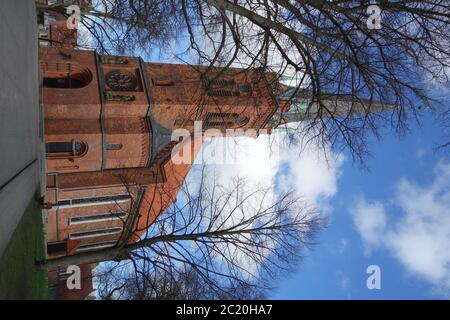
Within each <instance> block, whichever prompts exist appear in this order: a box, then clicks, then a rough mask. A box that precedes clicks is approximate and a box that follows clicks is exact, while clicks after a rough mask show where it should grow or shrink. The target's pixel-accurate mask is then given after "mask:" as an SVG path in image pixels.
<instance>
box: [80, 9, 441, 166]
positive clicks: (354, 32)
mask: <svg viewBox="0 0 450 320" xmlns="http://www.w3.org/2000/svg"><path fill="white" fill-rule="evenodd" d="M96 4H97V5H96V6H94V7H92V8H88V9H86V10H85V11H84V16H85V19H84V22H83V24H85V26H86V27H87V28H88V29H89V30H90V31H91V33H92V35H93V38H94V40H95V41H94V47H96V48H97V49H100V50H101V51H105V50H106V47H110V48H111V49H112V50H113V51H114V50H115V51H117V52H120V53H130V54H132V53H141V52H143V51H144V52H152V51H154V50H159V49H161V48H165V47H167V46H168V45H169V44H170V43H177V44H178V45H180V44H186V52H181V53H180V52H178V55H177V57H178V58H179V59H180V60H182V61H185V60H187V61H192V59H188V58H187V56H186V55H185V54H183V53H186V54H189V56H190V57H192V56H194V57H196V59H197V63H199V64H204V65H208V66H210V67H212V66H222V67H229V66H239V67H244V68H259V69H260V70H262V71H263V72H275V73H276V74H277V75H278V77H277V78H276V79H272V80H271V81H272V82H273V87H274V90H273V91H274V94H275V95H276V97H277V98H278V100H284V101H285V100H288V101H290V102H291V103H292V106H293V107H292V108H291V115H290V116H289V117H287V116H286V117H277V118H275V119H274V121H273V122H272V125H273V126H275V127H276V126H282V125H283V124H284V123H285V122H286V121H288V122H298V121H301V120H306V123H307V125H305V124H302V125H298V126H297V127H295V126H291V127H290V130H291V131H292V132H294V133H295V134H299V135H301V136H302V137H311V136H313V137H314V138H316V139H309V140H311V142H313V141H314V142H316V143H317V142H319V143H322V142H326V143H328V142H331V144H332V145H334V146H337V147H339V148H342V147H346V148H349V149H350V151H351V152H352V155H353V156H354V157H355V159H357V160H362V159H363V158H364V156H365V155H366V154H367V153H368V151H369V150H368V148H367V145H368V144H367V136H368V135H367V134H368V133H369V132H371V133H373V134H374V135H375V136H376V137H380V130H381V129H383V128H393V129H395V131H396V132H397V133H399V134H403V133H404V132H405V131H406V130H407V128H408V121H407V120H408V119H409V118H413V119H416V120H417V119H419V115H420V113H418V112H417V109H418V108H432V107H435V108H436V111H437V114H439V113H441V112H444V113H445V111H446V110H448V101H447V100H443V101H437V100H436V99H433V97H431V96H430V94H429V92H428V91H427V90H426V82H428V81H436V82H438V83H440V84H444V85H445V84H447V85H448V75H447V73H446V72H447V71H446V70H448V68H449V65H450V61H449V54H450V48H449V46H450V45H449V43H450V30H449V17H450V6H449V2H448V1H447V0H427V1H410V0H397V1H385V0H381V1H377V3H376V5H377V6H378V7H379V8H380V12H381V28H380V29H373V28H369V27H368V21H369V23H370V20H369V18H370V19H372V18H371V11H370V10H368V9H369V6H370V5H371V4H372V3H371V1H344V0H342V1H319V0H303V1H289V0H238V1H229V0H164V1H162V0H139V1H131V0H100V1H97V2H96ZM106 51H107V50H106ZM208 70H210V69H208ZM206 73H208V71H206ZM263 74H264V73H263ZM289 79H290V80H289ZM288 80H289V81H288ZM280 83H284V84H286V83H287V84H288V86H286V85H280ZM343 101H344V102H345V103H342V102H343ZM343 105H344V108H343V107H342V106H343ZM305 110H306V111H305ZM381 111H391V112H381ZM292 112H294V113H295V112H296V113H297V115H296V116H292ZM305 113H306V115H305ZM277 120H279V121H278V122H277Z"/></svg>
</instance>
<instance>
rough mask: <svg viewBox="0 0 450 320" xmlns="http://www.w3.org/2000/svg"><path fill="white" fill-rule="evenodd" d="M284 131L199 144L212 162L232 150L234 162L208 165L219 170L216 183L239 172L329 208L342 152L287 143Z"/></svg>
mask: <svg viewBox="0 0 450 320" xmlns="http://www.w3.org/2000/svg"><path fill="white" fill-rule="evenodd" d="M284 134H285V133H283V132H275V133H273V134H272V135H266V134H262V135H260V136H259V137H258V138H256V139H254V138H248V137H239V138H214V139H212V140H211V141H209V142H208V143H207V144H205V145H204V146H203V147H202V152H203V161H205V162H207V163H211V162H212V161H211V158H213V157H215V156H217V155H223V154H228V155H229V154H233V155H235V158H234V160H235V162H234V163H231V164H218V165H214V166H209V167H210V169H211V170H215V171H216V172H218V173H219V174H220V176H219V181H218V182H219V183H223V184H225V185H226V184H227V183H230V181H231V180H232V179H233V178H234V177H236V176H239V177H242V178H245V179H246V181H247V183H248V184H250V185H255V186H256V185H262V186H270V185H272V187H273V191H274V192H276V190H278V191H287V190H295V192H296V193H297V195H298V196H300V197H302V199H303V200H305V201H306V202H307V203H309V204H311V205H313V206H316V207H318V208H319V209H321V210H322V211H325V212H330V211H331V208H330V206H329V205H328V201H329V200H330V199H331V198H332V197H333V196H334V195H335V194H336V192H337V189H338V188H337V181H338V179H339V177H340V175H341V170H340V168H341V166H342V164H343V162H344V156H343V154H340V153H339V154H337V153H333V151H332V150H331V149H330V148H325V150H323V149H319V148H315V147H314V146H313V145H312V144H308V145H297V146H293V145H290V144H288V143H286V141H285V140H284ZM224 149H225V150H224ZM213 153H214V155H213V156H212V155H211V154H213ZM228 155H227V156H228Z"/></svg>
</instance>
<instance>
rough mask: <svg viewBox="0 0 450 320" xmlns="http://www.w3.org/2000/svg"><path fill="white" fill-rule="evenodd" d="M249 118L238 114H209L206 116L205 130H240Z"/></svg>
mask: <svg viewBox="0 0 450 320" xmlns="http://www.w3.org/2000/svg"><path fill="white" fill-rule="evenodd" d="M248 121H249V118H248V117H246V116H244V115H242V114H238V113H230V112H210V113H208V114H207V115H206V119H205V123H204V126H205V129H208V128H224V129H227V128H240V127H242V126H244V125H246V124H247V123H248Z"/></svg>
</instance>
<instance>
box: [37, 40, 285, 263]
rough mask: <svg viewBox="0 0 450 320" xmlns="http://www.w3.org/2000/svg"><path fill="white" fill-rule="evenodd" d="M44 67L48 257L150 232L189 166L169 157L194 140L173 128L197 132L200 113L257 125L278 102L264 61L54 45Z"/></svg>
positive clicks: (220, 121) (219, 124) (209, 124)
mask: <svg viewBox="0 0 450 320" xmlns="http://www.w3.org/2000/svg"><path fill="white" fill-rule="evenodd" d="M40 68H41V74H42V77H43V107H44V114H45V143H46V151H47V154H46V166H47V192H46V201H47V202H49V203H51V204H52V208H51V209H49V210H48V213H47V215H46V216H47V223H46V241H47V254H48V257H49V258H52V257H58V256H64V255H72V254H77V253H79V252H82V251H86V250H96V249H100V248H104V247H107V246H115V245H118V244H120V243H122V242H124V241H134V240H136V239H137V238H138V237H139V236H140V235H142V234H143V232H145V229H146V228H147V227H148V226H149V225H150V224H151V223H153V221H154V220H155V219H156V218H157V217H158V216H159V215H160V214H161V213H162V212H163V211H164V210H166V209H167V208H168V206H169V205H170V204H171V203H172V202H173V201H174V200H175V198H176V194H177V192H178V190H179V188H180V186H181V184H182V183H183V181H184V178H185V176H186V175H187V173H188V171H189V168H190V165H189V164H181V165H175V164H174V163H172V162H171V160H170V154H171V151H172V148H174V147H176V146H177V144H178V143H191V142H186V141H184V142H179V141H171V134H172V132H173V130H175V129H177V128H184V129H186V130H187V131H188V132H189V133H190V134H191V135H192V134H193V133H194V121H197V120H203V123H204V127H203V129H208V128H215V129H219V130H221V131H224V130H225V129H229V128H242V129H249V128H254V129H260V128H264V126H265V125H266V123H267V122H268V120H269V118H270V117H271V116H272V115H273V113H274V112H275V105H276V104H275V102H274V101H273V100H272V97H271V91H270V89H269V88H268V85H267V84H266V82H265V81H264V80H263V79H262V77H261V74H260V72H259V71H258V70H247V71H246V70H243V69H228V70H226V72H223V70H221V69H219V68H217V69H212V70H209V72H208V75H207V76H202V74H204V73H205V72H206V71H207V70H206V68H205V67H201V66H196V67H193V66H187V65H178V64H161V63H145V62H143V61H142V60H141V59H139V58H134V57H115V56H100V55H98V54H96V53H95V52H92V51H80V50H75V49H69V48H57V47H45V48H43V50H42V56H41V61H40ZM267 76H268V77H269V78H270V77H271V76H272V75H270V74H269V75H267ZM199 143H200V144H201V141H200V142H199ZM196 151H198V150H193V153H192V154H195V152H196ZM155 195H158V196H155ZM130 228H131V229H132V230H139V231H138V232H137V233H136V234H129V233H127V232H126V231H125V230H129V229H130Z"/></svg>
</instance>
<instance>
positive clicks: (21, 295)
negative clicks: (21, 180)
mask: <svg viewBox="0 0 450 320" xmlns="http://www.w3.org/2000/svg"><path fill="white" fill-rule="evenodd" d="M43 230H44V228H43V224H42V213H41V209H39V208H38V207H37V204H36V201H34V200H33V201H31V202H30V204H29V205H28V208H27V209H26V211H25V213H24V215H23V217H22V220H21V221H20V223H19V225H18V226H17V228H16V230H15V231H14V234H13V236H12V238H11V240H10V242H9V245H8V247H7V248H6V250H5V251H4V253H3V256H2V257H1V258H0V299H48V297H49V293H48V281H47V273H46V272H37V271H36V269H35V268H34V262H35V260H39V259H43V258H45V243H44V231H43Z"/></svg>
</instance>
